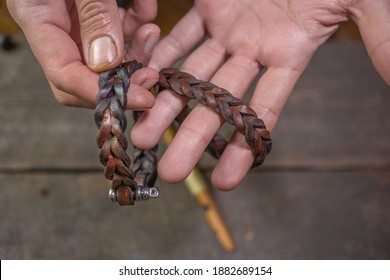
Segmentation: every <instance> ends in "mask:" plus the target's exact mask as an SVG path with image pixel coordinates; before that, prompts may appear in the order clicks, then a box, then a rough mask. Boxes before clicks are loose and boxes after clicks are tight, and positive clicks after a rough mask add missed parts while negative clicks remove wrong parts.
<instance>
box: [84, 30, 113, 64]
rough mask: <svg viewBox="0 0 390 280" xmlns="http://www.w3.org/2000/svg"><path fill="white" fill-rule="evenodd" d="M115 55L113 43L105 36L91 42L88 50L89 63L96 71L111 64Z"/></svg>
mask: <svg viewBox="0 0 390 280" xmlns="http://www.w3.org/2000/svg"><path fill="white" fill-rule="evenodd" d="M117 55H118V53H117V49H116V46H115V43H114V41H113V40H112V39H111V38H110V37H107V36H104V37H100V38H97V39H95V40H94V41H92V44H91V47H90V49H89V63H90V64H91V66H92V67H94V68H96V69H99V68H104V67H105V66H106V65H108V64H110V63H111V62H113V61H114V60H115V58H116V57H117Z"/></svg>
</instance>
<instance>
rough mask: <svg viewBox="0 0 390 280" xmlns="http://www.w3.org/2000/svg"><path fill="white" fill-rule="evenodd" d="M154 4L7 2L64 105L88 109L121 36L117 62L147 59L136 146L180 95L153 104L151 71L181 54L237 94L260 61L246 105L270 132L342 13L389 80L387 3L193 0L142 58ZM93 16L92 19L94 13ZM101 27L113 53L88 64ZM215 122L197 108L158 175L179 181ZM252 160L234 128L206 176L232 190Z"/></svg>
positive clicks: (145, 0)
mask: <svg viewBox="0 0 390 280" xmlns="http://www.w3.org/2000/svg"><path fill="white" fill-rule="evenodd" d="M156 5H157V4H156V1H153V0H138V1H137V0H135V1H134V6H133V8H132V9H129V10H128V11H127V12H125V11H119V12H118V9H117V8H116V6H115V2H114V1H96V0H95V1H93V0H75V1H43V0H41V1H39V0H35V1H33V0H29V1H28V0H23V1H16V0H8V6H9V9H10V11H11V13H12V15H13V16H14V18H15V20H16V21H17V22H18V23H19V24H20V26H21V28H22V29H23V31H24V32H25V34H26V37H27V39H28V41H29V43H30V45H31V48H32V50H33V52H34V54H35V56H36V57H37V59H38V61H39V63H40V64H41V65H42V68H43V70H44V72H45V74H46V76H47V78H48V80H49V83H50V85H51V87H52V89H53V92H54V95H55V96H56V98H57V99H58V100H59V101H60V102H61V103H63V104H65V105H73V106H86V107H93V105H94V99H95V96H96V92H97V86H96V84H97V74H96V73H95V72H96V71H101V70H104V69H109V68H112V67H115V66H116V65H118V64H119V63H120V61H122V59H123V57H124V56H125V54H124V53H125V50H124V49H123V48H122V46H123V45H124V42H130V48H129V50H127V51H126V53H127V54H126V59H131V58H137V59H138V60H139V59H141V61H142V62H144V63H146V62H148V61H149V59H150V63H149V66H150V68H145V69H142V71H138V72H137V73H136V74H135V75H133V77H132V79H131V82H132V85H131V88H130V91H131V92H132V94H131V95H130V98H129V104H131V106H129V108H130V107H133V108H140V107H144V108H148V107H151V106H152V105H153V104H154V106H153V108H151V109H150V110H148V111H147V112H146V113H145V114H144V115H143V116H142V118H141V119H140V120H139V121H138V122H137V124H136V125H135V126H134V127H133V130H132V132H131V137H132V141H133V142H134V144H135V145H137V146H138V147H140V148H151V147H153V146H154V145H155V144H156V143H157V142H158V141H159V139H160V138H161V136H162V134H163V133H164V131H165V129H166V128H167V127H168V126H169V125H170V123H171V122H172V121H173V120H174V118H175V117H176V115H177V114H178V113H179V112H180V110H181V109H182V108H183V106H184V105H185V104H186V103H187V101H188V100H187V99H185V98H182V97H178V96H176V95H172V94H171V93H169V92H162V93H160V94H159V96H158V97H157V98H156V100H155V103H154V100H153V98H151V96H150V94H147V93H146V91H145V90H144V88H148V87H150V86H151V85H153V84H154V83H155V82H156V80H157V73H156V72H155V71H159V70H160V69H161V68H163V67H167V66H170V65H171V64H172V63H173V62H175V61H177V60H178V59H179V58H181V57H183V56H187V58H186V59H185V60H184V63H183V64H182V66H181V70H183V71H185V72H189V73H191V74H192V75H194V76H195V77H197V78H199V79H202V80H210V81H211V82H212V83H214V84H216V85H218V86H220V87H222V88H225V89H227V90H229V91H230V92H231V93H232V94H233V95H235V96H237V97H240V98H242V97H243V96H244V94H245V93H246V92H247V89H248V87H249V85H250V84H251V83H252V82H253V81H254V79H255V78H256V76H257V74H258V73H259V72H260V71H261V70H262V69H264V68H265V69H266V71H265V73H264V74H263V75H262V77H261V79H260V80H258V81H256V82H257V85H256V88H255V90H254V92H253V93H252V95H251V99H250V102H249V105H250V106H251V107H252V108H253V109H254V110H255V111H256V113H257V114H258V116H259V117H260V118H261V119H263V120H264V122H265V124H266V125H267V128H268V129H269V130H272V129H273V128H274V127H275V125H276V122H277V120H278V118H279V115H280V113H281V111H282V109H283V107H284V104H285V103H286V101H287V99H288V97H289V95H290V94H291V92H292V90H293V88H294V86H295V84H296V82H297V80H298V79H299V77H300V76H301V74H302V73H303V71H304V70H305V69H306V67H307V65H308V63H309V62H310V59H311V57H312V56H313V54H314V53H315V51H316V50H317V49H318V47H319V46H320V45H321V44H323V43H324V42H325V41H326V40H327V39H328V38H329V37H330V36H331V35H332V34H333V33H334V32H335V31H336V30H337V29H338V28H339V26H340V25H341V24H342V23H343V22H345V21H347V20H353V21H354V22H355V23H356V24H357V25H358V27H359V30H360V32H361V35H362V38H363V41H364V43H365V45H366V48H367V52H368V54H369V56H370V58H371V60H372V62H373V64H374V66H375V67H376V69H377V70H378V72H379V74H380V75H381V76H382V77H383V79H384V80H385V81H386V82H387V83H389V84H390V59H388V58H389V57H390V20H389V19H390V1H388V0H378V1H372V0H213V1H209V0H195V2H194V6H193V7H192V9H191V10H190V11H189V12H188V13H187V14H186V15H185V16H184V17H183V18H182V19H181V20H180V22H179V23H178V24H177V25H176V26H175V27H174V28H173V30H172V31H171V33H170V34H169V35H168V36H166V37H165V38H164V39H163V40H161V41H160V42H159V43H158V45H157V46H156V48H155V49H154V51H153V54H152V55H151V54H150V51H145V49H148V50H150V49H152V48H151V47H150V46H154V45H153V44H147V43H146V42H147V38H149V37H150V36H151V35H154V36H156V34H157V35H158V33H159V31H158V28H157V27H156V26H154V25H152V24H146V23H147V22H150V21H151V20H152V19H153V18H154V16H155V14H156V11H157V6H156ZM76 8H77V9H76ZM96 11H98V13H96ZM96 14H98V15H100V17H99V16H97V17H96V16H93V15H96ZM37 30H39V32H37ZM79 31H80V33H79ZM79 34H81V35H79ZM102 34H103V35H107V36H109V37H110V38H111V39H112V40H113V41H114V42H115V44H116V46H117V51H118V56H117V57H116V58H115V60H114V61H112V62H111V63H109V64H107V65H100V66H99V67H96V66H95V65H91V63H90V62H89V57H88V55H86V53H87V52H88V47H89V46H90V45H91V42H92V40H93V39H94V38H96V37H98V36H101V35H102ZM130 39H131V40H130ZM146 45H149V47H148V48H145V46H146ZM151 69H154V70H155V71H153V70H151ZM84 81H90V82H88V83H86V82H84ZM221 124H222V120H221V119H220V118H219V117H218V116H217V115H216V114H214V113H212V112H210V110H209V109H208V108H205V107H204V106H202V105H199V106H196V108H195V109H194V110H193V112H192V113H191V114H190V115H189V116H188V117H187V118H186V120H185V121H184V123H183V124H182V126H181V127H180V129H179V131H178V133H177V135H176V137H175V138H174V140H173V142H172V144H171V145H170V146H169V147H168V149H167V151H166V152H165V154H164V155H163V157H162V159H161V160H160V163H159V168H158V171H159V175H160V177H161V178H162V179H163V180H165V181H167V182H171V183H175V182H180V181H182V180H183V179H185V177H186V176H187V175H188V174H189V173H190V172H191V170H192V169H193V167H194V166H195V165H196V163H197V161H198V160H199V158H200V156H201V154H202V153H203V151H204V149H205V147H206V146H207V143H208V142H209V141H210V139H211V137H212V136H213V135H214V134H215V132H216V131H217V130H218V128H219V127H220V125H221ZM183 155H188V156H183ZM233 159H234V160H233ZM252 161H253V157H252V152H251V151H250V149H249V148H248V146H247V144H246V143H245V141H244V138H243V137H242V136H241V135H240V134H238V133H236V134H234V135H233V136H232V138H231V141H230V143H229V145H228V146H227V148H226V150H225V152H224V153H223V155H222V157H221V159H220V160H219V161H218V163H217V165H216V167H215V169H214V171H213V173H212V178H211V180H212V183H213V185H214V186H215V187H217V188H219V189H221V190H231V189H233V188H234V187H236V186H237V185H238V184H239V183H240V182H241V180H242V179H243V178H244V176H245V175H246V174H247V172H248V171H249V168H250V166H251V164H252Z"/></svg>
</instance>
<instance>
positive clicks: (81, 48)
mask: <svg viewBox="0 0 390 280" xmlns="http://www.w3.org/2000/svg"><path fill="white" fill-rule="evenodd" d="M7 5H8V8H9V11H10V13H11V15H12V16H13V17H14V19H15V20H16V21H17V23H18V24H19V25H20V27H21V28H22V30H23V32H24V34H25V36H26V38H27V40H28V42H29V44H30V46H31V49H32V51H33V53H34V55H35V56H36V58H37V60H38V62H39V63H40V65H41V66H42V68H43V71H44V73H45V75H46V77H47V79H48V81H49V84H50V87H51V89H52V91H53V93H54V95H55V97H56V99H57V100H58V101H59V102H60V103H62V104H64V105H71V106H83V107H94V106H95V105H96V101H95V98H96V94H97V92H98V82H97V81H98V74H97V73H96V72H101V71H105V70H108V69H111V68H114V67H116V66H118V65H119V64H120V63H121V62H122V60H123V58H124V57H125V49H124V46H125V43H129V49H128V50H127V53H126V59H132V58H136V59H137V60H138V61H140V62H143V63H148V61H149V59H150V57H151V52H152V49H153V47H154V45H155V44H156V43H157V41H158V38H159V34H160V29H159V28H158V27H157V26H156V25H153V24H145V23H147V22H149V21H151V20H153V19H154V17H155V16H156V13H157V3H156V0H135V1H134V5H133V7H132V8H130V9H128V10H127V11H125V10H124V9H118V7H117V5H116V2H115V1H114V0H109V1H101V0H100V1H99V0H74V1H71V0H70V1H64V0H58V1H43V0H35V1H33V0H22V1H20V0H8V1H7ZM122 25H123V28H122ZM157 79H158V75H157V73H156V72H155V71H153V70H152V69H150V68H143V69H141V70H139V71H137V72H136V73H135V74H134V75H133V76H132V77H131V82H132V83H131V86H130V89H129V91H131V92H132V94H130V95H129V98H128V104H131V107H132V108H133V109H136V108H139V109H141V108H149V107H151V106H153V104H154V98H153V96H152V95H151V94H150V93H149V92H148V91H147V90H146V89H148V88H150V87H151V86H152V85H153V84H154V83H155V82H156V81H157Z"/></svg>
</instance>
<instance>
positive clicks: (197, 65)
mask: <svg viewBox="0 0 390 280" xmlns="http://www.w3.org/2000/svg"><path fill="white" fill-rule="evenodd" d="M224 57H225V50H224V48H223V47H222V46H220V45H219V44H218V43H217V42H215V41H213V40H207V41H206V42H205V43H204V44H202V45H201V46H200V47H199V48H198V49H196V50H195V51H194V52H193V53H192V54H191V55H190V56H189V57H188V59H187V60H186V61H185V62H184V63H183V65H182V67H181V69H182V70H183V71H186V72H189V73H190V74H193V75H194V76H195V77H196V78H199V79H204V80H208V79H209V78H210V77H211V76H212V75H213V73H214V72H215V71H216V69H217V68H218V67H219V66H220V65H221V63H222V61H223V60H224ZM187 102H188V99H187V98H184V97H180V96H177V95H175V94H173V93H171V92H169V91H163V92H161V93H160V94H159V95H158V96H157V97H156V103H155V105H154V107H153V108H152V109H151V110H149V111H147V112H145V113H144V114H143V115H142V116H141V118H140V119H139V120H138V121H137V123H136V124H135V125H134V126H133V129H132V131H131V139H132V141H133V143H134V144H135V145H136V146H138V147H140V148H151V147H153V146H154V145H156V143H158V141H159V139H160V138H161V136H162V135H163V133H164V131H165V130H166V129H167V128H168V126H169V125H170V124H171V123H172V122H173V121H174V119H175V118H176V116H177V115H178V114H179V112H180V111H181V110H182V108H183V107H184V106H185V105H186V103H187Z"/></svg>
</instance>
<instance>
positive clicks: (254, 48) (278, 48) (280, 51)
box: [195, 0, 340, 69]
mask: <svg viewBox="0 0 390 280" xmlns="http://www.w3.org/2000/svg"><path fill="white" fill-rule="evenodd" d="M304 2H306V3H304ZM327 2H329V1H318V0H317V1H310V2H308V1H231V0H220V1H207V0H198V1H196V4H195V7H196V9H197V10H198V12H199V14H201V15H202V17H203V19H204V22H205V26H206V28H207V31H208V32H209V34H210V36H211V38H213V39H215V40H217V41H218V42H219V43H220V44H222V45H223V46H224V47H225V48H226V52H227V53H228V54H231V55H232V54H233V55H234V54H237V53H241V54H245V55H246V56H248V57H250V58H251V59H252V60H255V61H257V62H259V63H260V64H261V65H263V66H275V67H291V68H299V69H302V68H303V67H304V66H305V65H306V64H307V62H308V60H309V59H310V57H311V55H312V54H313V53H314V51H315V50H316V48H317V47H318V45H319V44H321V43H323V42H324V41H325V40H326V39H328V38H329V36H330V35H331V34H332V33H333V32H334V31H335V30H336V29H337V25H338V24H339V23H340V17H334V16H333V19H334V20H333V22H329V21H332V19H331V18H330V15H331V11H330V10H327V8H326V7H323V5H322V7H321V4H322V3H327ZM295 3H297V5H295ZM303 6H305V11H303V10H300V9H301V7H303ZM329 9H330V7H329ZM308 14H309V15H316V14H317V15H318V17H317V18H315V17H307V16H306V15H308ZM328 15H329V17H328V18H326V17H327V16H328ZM326 20H327V21H328V22H325V21H326Z"/></svg>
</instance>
